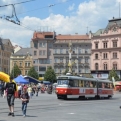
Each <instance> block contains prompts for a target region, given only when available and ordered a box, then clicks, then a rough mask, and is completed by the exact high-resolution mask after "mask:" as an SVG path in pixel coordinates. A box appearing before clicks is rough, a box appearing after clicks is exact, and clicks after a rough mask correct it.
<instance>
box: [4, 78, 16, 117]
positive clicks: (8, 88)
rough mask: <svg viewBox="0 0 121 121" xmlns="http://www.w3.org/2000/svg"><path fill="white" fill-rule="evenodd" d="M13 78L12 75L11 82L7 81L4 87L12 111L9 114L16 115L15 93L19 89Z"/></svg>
mask: <svg viewBox="0 0 121 121" xmlns="http://www.w3.org/2000/svg"><path fill="white" fill-rule="evenodd" d="M12 80H13V78H12V77H10V82H8V83H6V85H5V87H4V97H5V96H7V102H8V106H9V110H10V112H9V113H8V116H10V115H12V116H13V117H14V100H15V97H14V93H15V91H17V88H16V84H15V83H14V82H12Z"/></svg>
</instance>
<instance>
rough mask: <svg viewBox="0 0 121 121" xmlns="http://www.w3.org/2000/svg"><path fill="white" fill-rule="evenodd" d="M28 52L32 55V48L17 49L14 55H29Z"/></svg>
mask: <svg viewBox="0 0 121 121" xmlns="http://www.w3.org/2000/svg"><path fill="white" fill-rule="evenodd" d="M27 53H28V54H30V55H32V48H21V49H20V50H19V51H17V52H16V53H14V54H13V55H18V56H22V55H27Z"/></svg>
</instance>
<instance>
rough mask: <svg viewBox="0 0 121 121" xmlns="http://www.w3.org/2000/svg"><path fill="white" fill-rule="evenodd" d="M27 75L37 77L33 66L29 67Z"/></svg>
mask: <svg viewBox="0 0 121 121" xmlns="http://www.w3.org/2000/svg"><path fill="white" fill-rule="evenodd" d="M28 76H31V77H33V78H35V79H39V76H38V73H37V72H36V70H35V68H34V67H31V68H30V70H29V72H28Z"/></svg>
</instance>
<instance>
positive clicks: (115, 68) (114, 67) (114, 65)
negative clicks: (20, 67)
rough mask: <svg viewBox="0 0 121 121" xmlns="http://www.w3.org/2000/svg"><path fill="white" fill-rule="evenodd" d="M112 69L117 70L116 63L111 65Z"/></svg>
mask: <svg viewBox="0 0 121 121" xmlns="http://www.w3.org/2000/svg"><path fill="white" fill-rule="evenodd" d="M113 69H114V70H117V63H116V62H115V63H113Z"/></svg>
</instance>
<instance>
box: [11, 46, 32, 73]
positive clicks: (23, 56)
mask: <svg viewBox="0 0 121 121" xmlns="http://www.w3.org/2000/svg"><path fill="white" fill-rule="evenodd" d="M15 64H16V65H18V67H19V69H20V70H21V74H22V75H27V74H28V71H29V69H30V68H31V67H32V66H33V58H32V49H31V48H21V49H20V50H19V51H17V52H16V53H14V54H12V55H11V57H10V71H11V70H12V68H13V67H14V65H15Z"/></svg>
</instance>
